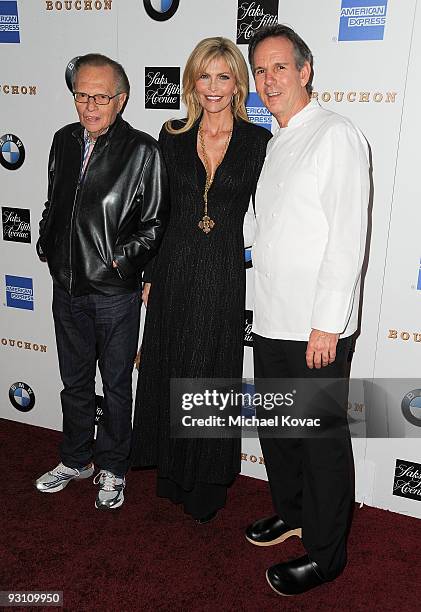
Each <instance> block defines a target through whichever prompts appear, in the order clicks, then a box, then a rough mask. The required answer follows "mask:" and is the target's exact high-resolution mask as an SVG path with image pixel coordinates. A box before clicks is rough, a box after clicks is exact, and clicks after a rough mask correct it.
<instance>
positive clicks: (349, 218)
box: [246, 24, 370, 595]
mask: <svg viewBox="0 0 421 612" xmlns="http://www.w3.org/2000/svg"><path fill="white" fill-rule="evenodd" d="M249 59H250V65H251V68H252V71H253V74H254V78H255V82H256V90H257V92H258V94H259V96H260V97H261V99H262V101H263V102H264V104H265V106H266V107H267V108H268V110H269V111H270V112H271V113H272V114H273V116H274V117H275V119H276V121H277V123H278V126H279V127H278V128H277V130H276V131H275V133H274V136H273V138H272V139H271V141H270V142H269V144H268V150H267V157H266V160H265V163H264V166H263V169H262V173H261V176H260V180H259V183H258V185H257V193H256V202H255V212H256V233H255V238H254V243H253V249H252V257H253V267H254V276H255V307H254V322H253V332H254V368H255V377H256V379H259V378H312V379H317V378H346V377H347V376H348V373H349V364H350V360H351V355H352V351H353V338H354V333H355V332H356V330H357V326H358V308H359V294H360V276H361V267H362V263H363V258H364V251H365V243H366V228H367V208H368V201H369V190H370V180H369V155H368V146H367V143H366V141H365V139H364V137H363V135H362V134H361V132H360V131H359V130H358V129H357V128H356V127H355V126H354V125H353V124H352V123H351V121H350V120H349V119H347V118H345V117H342V116H340V115H338V114H336V113H333V112H330V111H327V110H325V109H323V108H322V107H321V106H320V105H319V103H318V102H317V100H315V99H311V91H312V87H311V81H312V77H313V57H312V53H311V51H310V49H309V48H308V46H307V45H306V43H305V42H304V41H303V40H302V39H301V38H300V37H299V36H298V35H297V34H296V33H295V32H294V31H293V30H291V29H290V28H288V27H286V26H284V25H280V24H278V25H275V26H270V27H268V28H264V29H261V30H258V31H257V32H256V34H255V36H254V38H253V39H252V41H251V43H250V46H249ZM345 414H346V413H345V408H344V415H345ZM261 445H262V450H263V455H264V459H265V464H266V468H267V474H268V479H269V485H270V489H271V493H272V499H273V505H274V508H275V512H276V515H275V516H272V517H269V518H264V519H260V520H258V521H256V522H255V523H253V524H252V525H250V526H249V527H248V529H247V531H246V537H247V539H248V540H249V541H250V542H252V543H253V544H256V545H260V546H271V545H274V544H278V543H280V542H283V541H284V540H286V539H287V538H289V537H291V536H293V535H298V536H299V537H302V540H303V545H304V547H305V549H306V552H307V554H306V555H304V556H302V557H300V558H298V559H294V560H292V561H288V562H284V563H279V564H277V565H274V566H273V567H271V568H269V569H268V571H267V579H268V581H269V584H270V585H271V587H272V588H273V589H274V590H275V591H277V592H278V593H280V594H283V595H296V594H300V593H304V592H306V591H308V590H309V589H311V588H314V587H316V586H319V585H321V584H323V583H324V582H328V581H330V580H333V579H335V578H336V577H337V576H338V575H339V574H340V573H341V572H342V570H343V569H344V567H345V565H346V540H347V533H348V530H349V526H350V519H351V512H352V507H353V458H352V448H351V442H350V438H349V434H348V430H347V427H346V435H345V436H342V437H332V438H327V437H325V438H319V439H316V438H308V439H304V438H290V439H286V438H276V439H275V438H265V437H261Z"/></svg>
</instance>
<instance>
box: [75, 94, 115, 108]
mask: <svg viewBox="0 0 421 612" xmlns="http://www.w3.org/2000/svg"><path fill="white" fill-rule="evenodd" d="M120 93H121V92H118V93H116V94H115V95H114V96H107V94H95V95H94V96H88V94H87V93H83V91H74V92H73V97H74V99H75V100H76V102H81V103H82V104H87V103H88V102H89V100H91V99H92V100H93V101H94V102H95V104H98V105H99V106H101V105H105V104H109V103H110V100H112V99H113V98H115V97H116V96H119V95H120Z"/></svg>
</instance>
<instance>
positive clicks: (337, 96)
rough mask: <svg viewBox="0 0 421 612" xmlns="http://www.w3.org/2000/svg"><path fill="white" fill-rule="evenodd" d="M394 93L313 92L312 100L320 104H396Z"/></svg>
mask: <svg viewBox="0 0 421 612" xmlns="http://www.w3.org/2000/svg"><path fill="white" fill-rule="evenodd" d="M397 95H398V93H397V92H396V91H322V92H319V91H313V93H312V94H311V97H312V98H315V99H316V100H319V101H320V102H376V104H380V102H386V104H394V103H395V102H396V96H397Z"/></svg>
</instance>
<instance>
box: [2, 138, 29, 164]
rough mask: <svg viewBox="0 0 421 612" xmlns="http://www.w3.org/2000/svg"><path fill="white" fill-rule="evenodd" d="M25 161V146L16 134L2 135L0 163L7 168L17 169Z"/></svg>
mask: <svg viewBox="0 0 421 612" xmlns="http://www.w3.org/2000/svg"><path fill="white" fill-rule="evenodd" d="M24 161H25V147H24V146H23V142H22V141H21V139H20V138H18V137H17V136H15V135H14V134H3V136H1V137H0V164H1V165H2V166H3V168H6V170H17V169H18V168H20V167H21V165H22V164H23V162H24Z"/></svg>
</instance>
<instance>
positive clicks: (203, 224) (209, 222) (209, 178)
mask: <svg viewBox="0 0 421 612" xmlns="http://www.w3.org/2000/svg"><path fill="white" fill-rule="evenodd" d="M231 134H232V128H231V129H230V131H229V134H228V136H227V139H226V141H225V142H224V148H223V151H222V155H221V157H220V159H219V161H218V163H217V164H216V167H215V172H216V171H217V169H218V166H219V165H220V164H221V162H222V160H223V159H224V157H225V153H226V152H227V149H228V145H229V142H230V139H231ZM199 142H200V148H201V150H202V155H203V161H204V163H205V169H206V182H205V191H204V192H203V201H204V203H205V206H204V211H203V217H202V219H201V220H200V221H199V223H198V227H199V228H200V229H201V230H202V231H203V232H204V233H205V234H209V232H210V231H211V229H213V228H214V227H215V221H214V220H213V219H211V218H210V217H209V215H208V191H209V189H210V188H211V185H212V183H213V179H214V176H215V172H214V173H213V174H212V175H211V173H210V168H209V160H208V156H207V154H206V147H205V138H204V136H203V131H202V124H200V125H199Z"/></svg>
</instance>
